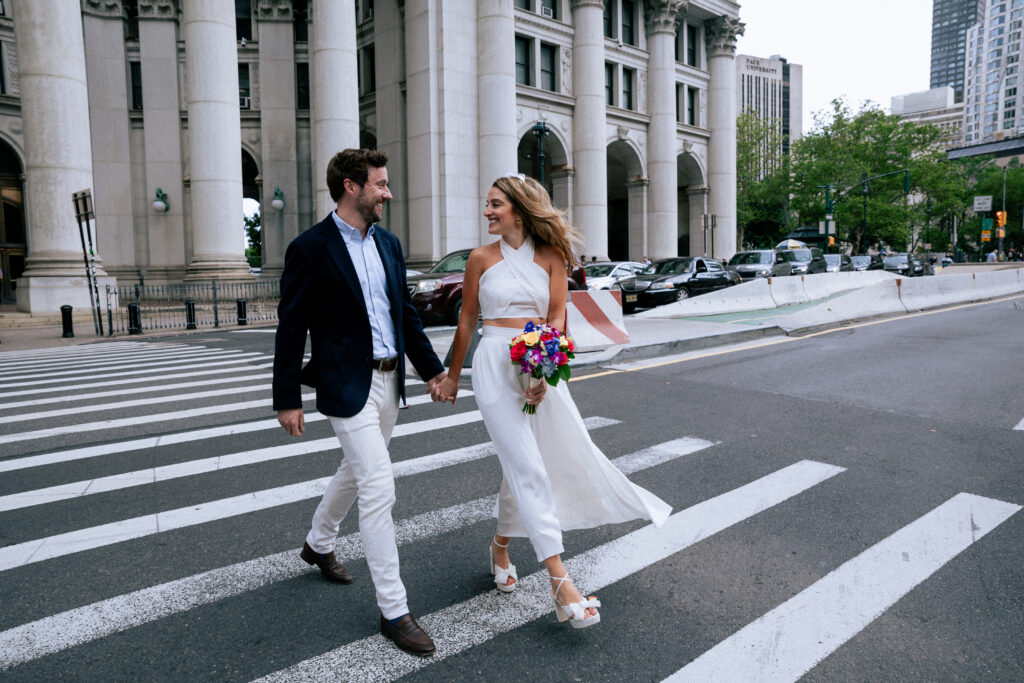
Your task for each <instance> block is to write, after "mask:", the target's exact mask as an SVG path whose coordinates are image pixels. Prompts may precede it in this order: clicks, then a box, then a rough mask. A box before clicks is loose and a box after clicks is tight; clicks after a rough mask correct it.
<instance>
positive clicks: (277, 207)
mask: <svg viewBox="0 0 1024 683" xmlns="http://www.w3.org/2000/svg"><path fill="white" fill-rule="evenodd" d="M270 208H272V209H273V210H274V211H284V192H281V188H280V187H275V188H274V198H273V199H271V200H270Z"/></svg>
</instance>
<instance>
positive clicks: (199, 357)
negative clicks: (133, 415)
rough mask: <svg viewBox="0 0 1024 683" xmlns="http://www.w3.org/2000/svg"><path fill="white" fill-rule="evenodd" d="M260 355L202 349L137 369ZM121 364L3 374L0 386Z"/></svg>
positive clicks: (107, 368) (253, 352)
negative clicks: (15, 381)
mask: <svg viewBox="0 0 1024 683" xmlns="http://www.w3.org/2000/svg"><path fill="white" fill-rule="evenodd" d="M260 355H262V354H261V353H259V352H257V351H250V352H248V353H242V352H240V351H238V350H237V349H236V350H230V351H204V352H203V353H199V354H194V355H188V356H182V357H180V358H175V359H174V360H160V361H146V362H145V364H144V365H140V366H139V369H140V370H143V369H147V368H156V367H165V366H168V365H181V366H185V367H188V366H189V365H190V364H191V363H192V362H193V361H207V360H219V359H222V358H232V359H233V358H243V357H246V356H250V357H251V356H260ZM123 365H124V364H123V363H121V362H120V361H117V362H112V363H97V364H96V365H93V366H91V367H82V368H79V369H78V370H60V371H58V372H42V373H32V374H30V375H4V376H2V377H0V382H5V384H0V386H3V387H7V386H10V384H9V382H11V381H13V380H17V379H29V380H36V379H37V378H38V379H46V378H54V377H71V376H72V375H85V374H94V375H95V374H98V373H101V372H105V371H106V370H113V369H121V368H122V367H123ZM136 374H137V373H136ZM72 379H77V378H72Z"/></svg>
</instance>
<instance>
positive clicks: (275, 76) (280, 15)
mask: <svg viewBox="0 0 1024 683" xmlns="http://www.w3.org/2000/svg"><path fill="white" fill-rule="evenodd" d="M293 20H294V18H293V17H292V3H291V0H263V2H261V3H259V4H258V5H257V8H256V21H258V22H259V33H258V35H259V37H260V39H259V51H260V69H259V86H260V140H261V144H262V150H261V156H262V157H263V168H262V173H261V175H262V177H263V191H262V193H261V197H262V199H263V203H262V204H261V206H260V231H261V232H262V247H263V264H262V269H261V272H260V278H261V279H265V280H277V279H279V278H280V277H281V271H283V270H284V250H285V247H287V246H288V243H289V242H291V241H292V240H293V239H295V238H296V237H297V236H298V234H299V224H298V219H299V216H298V210H299V187H298V159H297V153H296V152H297V145H296V136H295V44H294V40H293V29H292V22H293ZM275 187H277V188H280V189H281V191H282V192H283V193H284V209H282V210H281V211H278V210H276V209H274V208H273V207H272V206H271V202H272V201H273V200H274V188H275ZM303 227H308V226H303Z"/></svg>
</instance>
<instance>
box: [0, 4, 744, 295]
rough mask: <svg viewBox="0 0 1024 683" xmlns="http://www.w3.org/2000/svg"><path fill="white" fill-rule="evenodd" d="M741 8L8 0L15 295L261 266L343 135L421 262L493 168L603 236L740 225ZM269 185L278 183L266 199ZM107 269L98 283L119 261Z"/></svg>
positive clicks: (4, 157)
mask: <svg viewBox="0 0 1024 683" xmlns="http://www.w3.org/2000/svg"><path fill="white" fill-rule="evenodd" d="M737 13H738V6H737V4H736V3H734V2H722V1H721V0H689V1H688V2H685V1H683V0H658V1H650V0H648V1H647V2H639V1H638V0H607V1H601V0H498V1H495V2H487V3H478V2H473V1H472V0H454V1H453V0H448V1H445V2H442V1H441V0H376V1H375V2H374V1H373V0H359V1H358V2H357V1H355V0H259V1H258V2H256V1H254V0H48V1H47V2H45V3H43V2H37V1H36V0H14V1H13V2H12V1H11V0H7V1H6V2H2V1H0V197H2V200H3V211H0V257H2V259H3V261H2V265H0V267H2V268H3V270H4V273H5V277H4V279H3V280H2V282H3V286H4V290H3V292H2V293H3V295H4V296H5V297H8V298H9V297H10V296H11V294H12V291H11V289H10V283H11V278H12V277H13V278H15V281H16V292H15V294H16V298H17V303H18V308H19V309H21V310H26V311H31V312H38V311H55V310H57V308H58V307H59V306H60V305H61V304H65V303H69V304H72V305H73V306H76V307H79V306H82V307H84V306H88V305H89V304H88V297H87V296H86V291H85V289H84V286H82V281H83V277H82V276H83V264H82V250H81V246H80V243H79V233H78V227H77V225H76V222H75V216H74V212H73V207H72V202H71V196H72V193H73V192H76V191H78V190H81V189H84V188H91V189H92V193H93V198H94V205H95V213H96V219H95V229H96V233H97V241H98V249H97V252H98V256H99V258H100V261H99V266H100V274H101V277H103V278H106V279H105V280H103V281H102V282H103V283H105V282H109V281H113V280H114V279H115V278H116V280H117V282H118V283H132V282H136V283H138V282H142V283H144V284H166V283H175V282H181V281H183V280H210V279H228V280H239V279H246V278H251V277H252V276H251V275H250V273H249V269H248V267H247V264H246V262H245V260H244V258H243V235H244V232H243V228H242V216H241V205H242V198H243V197H249V198H252V199H255V200H257V201H259V202H262V203H263V207H264V209H263V212H262V245H263V254H262V256H263V268H262V274H261V277H267V278H276V277H278V276H279V275H280V272H281V269H282V267H283V259H284V250H285V246H286V245H287V244H288V242H289V241H290V240H291V239H293V238H294V237H295V236H296V235H298V234H299V232H300V231H301V230H305V229H306V228H307V227H309V226H310V225H312V224H313V223H314V222H316V221H318V220H320V219H321V218H322V217H323V216H325V215H327V213H328V211H330V210H331V209H332V202H331V200H330V197H329V196H328V193H327V190H326V187H325V181H324V175H325V168H326V165H327V161H328V159H329V158H330V156H331V155H333V154H334V153H335V152H337V151H338V150H340V149H342V148H345V147H355V146H360V145H362V146H375V147H377V148H379V149H382V150H384V151H385V152H387V154H388V156H389V163H388V170H389V175H390V179H391V184H392V187H393V190H394V194H395V199H394V201H392V202H390V203H389V204H388V205H387V207H386V213H385V219H384V221H383V223H384V226H385V227H386V228H387V229H389V230H391V231H392V232H394V233H395V234H397V235H398V236H399V237H400V238H401V239H402V241H403V244H404V246H405V250H406V254H407V256H408V260H409V262H410V263H411V264H426V263H430V262H433V261H436V260H438V259H439V258H440V257H442V256H443V255H444V254H445V253H447V252H449V251H452V250H455V249H460V248H465V247H475V246H477V245H479V244H481V243H483V242H484V241H488V240H490V239H491V238H489V237H488V236H487V233H486V225H485V222H484V221H483V220H482V218H481V207H482V205H483V199H484V197H485V196H486V192H487V188H488V187H489V185H490V183H491V182H492V181H493V179H494V178H495V177H498V176H501V175H505V174H508V173H515V172H525V173H528V174H532V175H535V176H537V177H540V176H541V175H543V180H544V183H545V184H546V185H547V187H548V188H549V190H550V191H551V194H552V196H553V198H554V201H555V203H556V204H557V206H559V207H561V208H563V209H565V210H566V211H567V212H568V213H569V217H570V220H571V222H572V223H573V224H574V225H577V226H579V227H580V229H581V231H582V233H583V235H584V238H585V240H586V244H585V246H584V250H585V252H584V253H586V254H587V255H588V256H591V255H594V256H598V257H613V258H627V257H628V258H632V259H639V258H641V257H643V256H650V257H651V258H658V257H665V256H673V255H676V254H677V253H704V252H705V248H704V244H703V238H704V235H703V230H700V229H692V230H691V226H700V225H702V224H703V216H704V215H705V214H714V215H716V216H717V220H716V225H717V234H716V236H715V238H714V241H713V244H714V245H715V247H716V250H717V252H718V253H717V254H716V255H717V256H724V257H728V256H730V255H731V254H732V253H733V251H734V250H735V248H736V247H735V242H736V177H735V173H736V130H735V119H736V94H735V87H736V79H735V65H734V62H735V50H736V37H737V36H738V35H739V34H740V33H741V32H742V30H743V25H742V24H741V23H740V22H739V20H738V16H737ZM271 199H275V200H280V201H274V202H273V206H275V207H278V208H271V201H270V200H271ZM101 284H102V283H101Z"/></svg>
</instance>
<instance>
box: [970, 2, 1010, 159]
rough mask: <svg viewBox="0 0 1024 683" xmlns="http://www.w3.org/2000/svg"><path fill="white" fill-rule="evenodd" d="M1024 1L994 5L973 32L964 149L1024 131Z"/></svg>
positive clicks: (987, 10)
mask: <svg viewBox="0 0 1024 683" xmlns="http://www.w3.org/2000/svg"><path fill="white" fill-rule="evenodd" d="M1022 24H1024V0H1012V2H1011V0H993V1H992V2H990V3H989V4H988V6H987V8H986V9H985V12H984V16H983V17H982V20H981V21H980V22H979V23H977V24H974V25H973V26H972V27H971V28H969V29H968V30H967V52H966V57H967V60H966V63H965V75H964V143H965V144H967V145H973V144H977V143H980V142H991V141H994V140H1002V139H1003V138H1006V137H1015V136H1017V135H1019V134H1020V133H1021V131H1022V130H1024V98H1020V97H1018V96H1017V90H1018V88H1019V87H1020V82H1019V79H1020V73H1019V69H1020V60H1021V55H1022V50H1021V32H1022V30H1021V27H1022Z"/></svg>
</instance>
